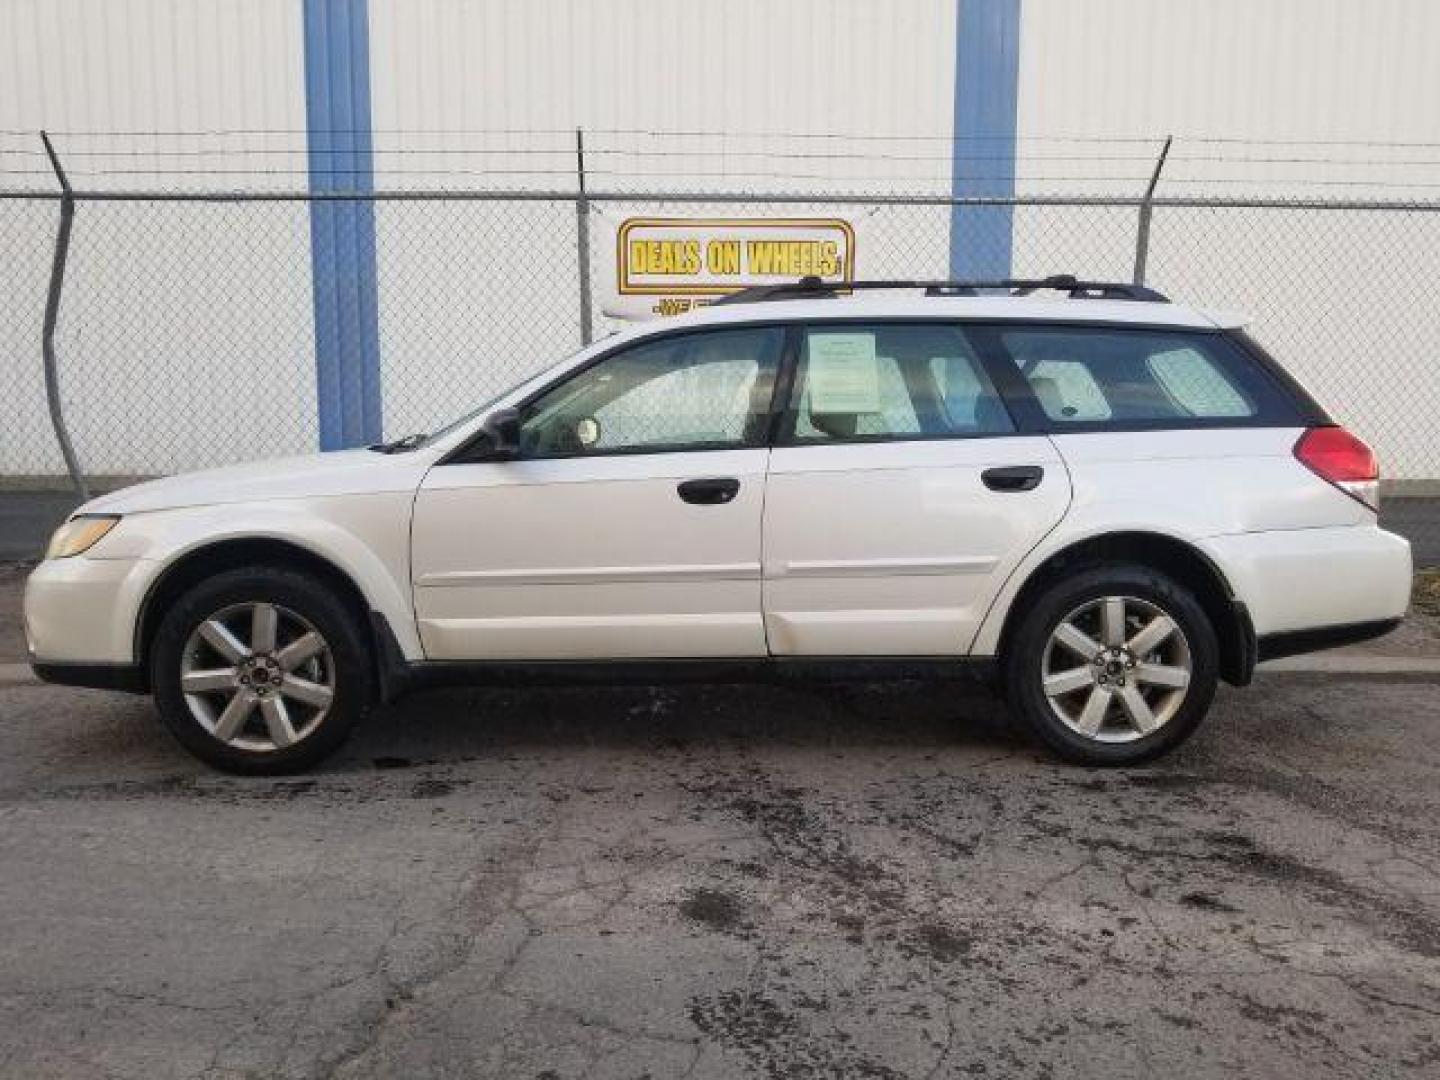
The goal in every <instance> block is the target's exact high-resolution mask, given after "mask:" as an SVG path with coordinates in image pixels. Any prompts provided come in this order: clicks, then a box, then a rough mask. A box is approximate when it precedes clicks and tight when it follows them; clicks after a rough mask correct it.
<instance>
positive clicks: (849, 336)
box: [763, 322, 1070, 656]
mask: <svg viewBox="0 0 1440 1080" xmlns="http://www.w3.org/2000/svg"><path fill="white" fill-rule="evenodd" d="M800 336H801V341H800V345H799V351H798V360H797V364H796V369H795V373H794V380H793V386H792V388H791V390H790V397H789V406H788V408H787V410H786V414H785V416H784V418H783V420H782V423H781V430H780V433H779V438H778V440H777V443H776V446H775V448H774V449H773V450H772V452H771V458H770V473H769V481H768V484H767V489H766V500H765V517H764V559H763V565H764V608H765V629H766V636H767V640H768V642H769V647H770V651H771V652H772V653H774V654H776V655H794V656H924V655H950V656H954V655H962V654H964V653H966V652H967V651H968V650H969V647H970V642H971V640H972V639H973V637H974V635H975V633H976V631H977V629H978V628H979V625H980V621H981V620H982V619H983V617H984V615H985V612H986V610H987V608H988V607H989V604H990V602H991V600H992V599H993V598H994V596H995V594H996V593H997V592H998V591H999V589H1000V586H1001V585H1002V584H1003V582H1004V581H1005V579H1006V577H1007V576H1008V575H1009V573H1010V571H1011V570H1012V569H1013V568H1014V567H1015V565H1016V564H1017V563H1018V562H1019V561H1020V559H1021V558H1023V557H1024V555H1025V554H1026V552H1028V551H1029V550H1030V549H1031V548H1032V547H1034V545H1035V544H1036V543H1038V542H1039V540H1040V539H1041V538H1042V537H1043V536H1044V535H1045V534H1046V532H1048V531H1049V530H1050V529H1051V528H1053V527H1054V526H1055V524H1056V523H1057V522H1058V521H1059V520H1060V518H1061V517H1062V516H1063V514H1064V513H1065V509H1066V507H1067V505H1068V503H1069V499H1070V483H1069V478H1068V476H1067V474H1066V471H1065V467H1064V465H1063V463H1062V462H1061V460H1060V457H1059V455H1058V454H1057V453H1056V451H1055V448H1054V446H1053V445H1052V444H1051V442H1050V440H1049V439H1048V438H1046V437H1045V436H1044V435H1038V434H1030V435H1027V434H1020V433H1019V432H1017V430H1016V425H1015V423H1014V421H1013V419H1012V418H1011V416H1010V414H1009V413H1008V412H1007V410H1006V407H1005V405H1004V404H1003V402H1002V401H1001V398H1000V395H999V394H998V393H997V391H996V387H995V383H994V381H993V379H992V376H991V372H990V371H988V370H987V368H986V365H985V364H984V363H982V362H981V360H980V358H979V356H978V355H977V354H976V352H975V351H974V349H973V348H972V347H971V345H970V342H969V341H968V339H967V337H966V335H965V333H964V331H963V329H962V328H961V327H960V326H959V325H958V324H954V323H941V322H877V323H857V322H824V323H814V324H811V325H809V326H807V327H805V328H804V329H803V330H802V332H801V335H800Z"/></svg>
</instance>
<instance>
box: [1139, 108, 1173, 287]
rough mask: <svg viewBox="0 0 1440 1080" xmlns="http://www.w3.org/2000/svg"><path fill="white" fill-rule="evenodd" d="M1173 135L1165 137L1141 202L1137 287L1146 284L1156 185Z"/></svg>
mask: <svg viewBox="0 0 1440 1080" xmlns="http://www.w3.org/2000/svg"><path fill="white" fill-rule="evenodd" d="M1174 137H1175V136H1173V135H1166V136H1165V145H1164V146H1162V147H1161V148H1160V156H1159V157H1158V158H1156V159H1155V171H1154V172H1152V173H1151V174H1150V183H1149V185H1148V186H1147V187H1146V188H1145V197H1144V198H1143V199H1141V200H1140V224H1139V227H1138V228H1137V229H1136V231H1135V276H1134V282H1135V284H1136V285H1144V284H1145V263H1146V261H1147V260H1148V259H1149V258H1150V216H1151V214H1153V213H1154V211H1155V185H1156V184H1158V183H1160V170H1161V169H1163V168H1165V159H1166V158H1167V157H1168V156H1169V155H1170V141H1171V140H1172V139H1173V138H1174Z"/></svg>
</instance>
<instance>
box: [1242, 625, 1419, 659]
mask: <svg viewBox="0 0 1440 1080" xmlns="http://www.w3.org/2000/svg"><path fill="white" fill-rule="evenodd" d="M1401 621H1402V620H1400V619H1398V618H1396V619H1376V620H1374V621H1372V622H1361V623H1342V624H1340V625H1338V626H1318V627H1314V628H1312V629H1309V630H1288V631H1286V632H1285V633H1282V634H1266V635H1265V636H1263V637H1261V638H1260V639H1259V640H1258V641H1257V642H1256V651H1257V652H1258V654H1259V660H1260V661H1261V662H1262V663H1263V662H1264V661H1266V660H1279V659H1280V658H1281V657H1282V656H1297V655H1299V654H1300V653H1309V652H1319V651H1320V650H1321V649H1335V648H1339V647H1340V646H1341V645H1353V644H1355V643H1356V642H1357V641H1369V640H1371V639H1372V638H1377V637H1384V636H1385V635H1386V634H1388V633H1390V631H1391V630H1394V629H1395V628H1396V627H1397V626H1399V625H1400V623H1401Z"/></svg>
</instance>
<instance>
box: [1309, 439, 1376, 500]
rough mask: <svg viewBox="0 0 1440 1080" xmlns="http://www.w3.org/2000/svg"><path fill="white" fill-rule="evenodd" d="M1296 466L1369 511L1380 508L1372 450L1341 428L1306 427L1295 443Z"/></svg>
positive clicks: (1373, 452) (1374, 459)
mask: <svg viewBox="0 0 1440 1080" xmlns="http://www.w3.org/2000/svg"><path fill="white" fill-rule="evenodd" d="M1295 457H1296V459H1297V460H1299V462H1300V464H1302V465H1304V466H1305V467H1306V468H1307V469H1309V470H1310V471H1311V472H1313V473H1314V474H1315V475H1316V476H1318V477H1320V478H1321V479H1322V480H1328V481H1329V482H1330V483H1332V484H1334V485H1335V486H1336V487H1338V488H1339V489H1340V490H1341V491H1343V492H1345V494H1347V495H1350V496H1352V497H1354V498H1356V499H1359V500H1360V501H1361V502H1362V503H1364V504H1365V505H1366V506H1368V507H1370V509H1372V510H1379V509H1380V462H1379V461H1378V460H1377V459H1376V457H1375V451H1373V450H1371V449H1370V447H1368V446H1366V445H1365V443H1364V441H1362V440H1361V439H1359V438H1357V437H1356V436H1354V435H1352V434H1350V432H1348V431H1346V430H1345V429H1344V428H1342V427H1318V428H1310V429H1309V430H1307V431H1306V432H1305V434H1304V435H1301V436H1300V439H1299V441H1298V442H1296V444H1295Z"/></svg>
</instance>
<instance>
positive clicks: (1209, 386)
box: [999, 327, 1284, 427]
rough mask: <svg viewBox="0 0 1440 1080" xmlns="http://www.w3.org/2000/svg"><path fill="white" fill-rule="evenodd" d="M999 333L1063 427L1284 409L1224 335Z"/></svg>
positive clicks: (1241, 416) (1238, 416)
mask: <svg viewBox="0 0 1440 1080" xmlns="http://www.w3.org/2000/svg"><path fill="white" fill-rule="evenodd" d="M999 340H1000V343H1001V345H1002V347H1003V348H1004V350H1005V352H1007V353H1008V354H1009V356H1010V358H1011V359H1012V360H1013V361H1014V362H1015V364H1016V366H1018V367H1019V368H1020V371H1021V373H1022V374H1023V375H1024V376H1025V378H1026V380H1027V381H1028V382H1029V384H1030V389H1031V391H1032V392H1033V393H1034V396H1035V400H1036V402H1037V403H1038V404H1039V406H1040V408H1041V410H1042V411H1043V412H1044V413H1045V416H1046V417H1047V418H1048V419H1049V420H1051V421H1053V422H1054V423H1055V424H1056V426H1057V427H1063V426H1065V425H1067V424H1084V423H1097V422H1114V423H1122V424H1123V423H1125V422H1144V423H1149V422H1163V421H1176V422H1186V423H1189V422H1195V421H1207V420H1208V421H1221V422H1223V421H1244V420H1249V419H1253V418H1255V417H1258V416H1260V415H1261V414H1262V413H1263V412H1267V411H1269V412H1275V411H1276V410H1283V409H1284V402H1283V399H1281V398H1280V397H1279V393H1278V391H1277V389H1276V387H1275V386H1274V385H1273V384H1272V383H1271V382H1269V380H1268V379H1267V378H1266V377H1265V376H1264V374H1263V373H1262V372H1260V371H1258V370H1256V368H1255V366H1254V364H1253V363H1252V362H1251V360H1250V358H1249V357H1247V356H1246V355H1245V354H1244V352H1243V351H1242V350H1241V349H1240V348H1239V346H1237V345H1236V344H1235V343H1234V342H1233V341H1230V340H1229V339H1228V338H1226V337H1224V336H1223V335H1220V334H1204V333H1199V334H1196V333H1185V332H1183V331H1179V332H1172V331H1151V330H1117V329H1110V328H1103V327H1096V328H1084V327H1010V328H1006V329H1003V330H1001V331H999Z"/></svg>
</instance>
